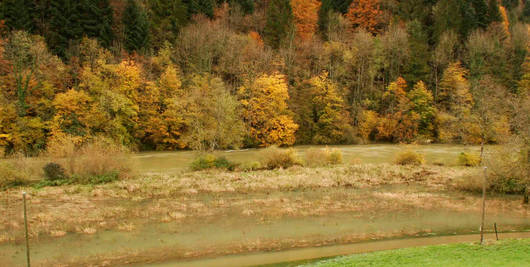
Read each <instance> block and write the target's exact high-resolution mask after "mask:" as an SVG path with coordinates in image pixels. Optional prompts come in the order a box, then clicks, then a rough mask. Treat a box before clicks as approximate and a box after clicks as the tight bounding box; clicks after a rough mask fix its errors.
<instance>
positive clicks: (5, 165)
mask: <svg viewBox="0 0 530 267" xmlns="http://www.w3.org/2000/svg"><path fill="white" fill-rule="evenodd" d="M44 164H45V161H43V160H40V159H38V158H28V157H25V156H24V155H22V154H14V155H11V156H10V157H8V158H5V159H0V189H4V188H7V187H13V186H21V185H27V184H30V183H32V182H35V181H38V180H40V179H41V178H42V176H43V171H42V167H43V166H44Z"/></svg>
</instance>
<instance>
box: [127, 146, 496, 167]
mask: <svg viewBox="0 0 530 267" xmlns="http://www.w3.org/2000/svg"><path fill="white" fill-rule="evenodd" d="M325 147H326V146H295V147H294V150H295V151H296V154H297V155H299V156H300V157H303V155H304V153H305V152H306V151H307V150H309V149H311V148H325ZM330 148H336V149H339V150H340V151H341V152H342V154H343V155H344V163H345V164H360V163H363V164H381V163H392V162H393V161H394V158H395V156H396V154H397V153H399V152H402V151H406V150H411V151H416V152H418V153H420V154H422V155H424V156H425V159H426V163H427V164H430V165H432V164H438V165H446V166H455V165H457V161H458V155H459V154H460V153H461V152H468V153H474V154H478V153H480V147H478V146H464V145H443V144H435V145H396V144H371V145H354V146H352V145H348V146H330ZM488 149H489V147H488ZM488 149H486V150H487V151H488ZM261 150H262V149H244V150H232V151H217V152H215V154H216V155H218V156H223V157H226V158H227V159H229V160H233V161H235V162H240V163H245V162H249V161H259V160H260V151H261ZM198 154H199V152H195V151H178V152H142V153H139V154H137V155H135V158H136V159H137V161H138V167H139V170H140V171H142V172H146V173H164V174H171V173H178V172H180V171H182V170H185V169H187V168H188V167H189V165H190V163H191V162H192V161H193V159H195V157H197V155H198Z"/></svg>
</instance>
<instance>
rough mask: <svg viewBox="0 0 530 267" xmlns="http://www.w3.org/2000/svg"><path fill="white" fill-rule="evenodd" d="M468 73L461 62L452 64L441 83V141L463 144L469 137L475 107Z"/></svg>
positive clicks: (439, 103) (439, 131)
mask: <svg viewBox="0 0 530 267" xmlns="http://www.w3.org/2000/svg"><path fill="white" fill-rule="evenodd" d="M467 73H468V72H467V70H466V69H464V68H463V67H462V66H461V64H460V63H459V62H455V63H451V64H450V65H449V67H448V68H447V69H446V70H445V71H444V74H443V76H442V80H441V81H440V85H439V93H438V99H437V102H436V106H437V108H438V110H439V111H440V114H439V116H438V120H439V124H440V125H439V126H438V137H439V139H440V140H441V141H444V142H463V141H464V139H465V138H466V136H467V133H468V130H469V128H468V126H469V123H470V116H471V108H472V106H473V97H472V95H471V93H470V83H469V81H468V80H467V78H466V77H467Z"/></svg>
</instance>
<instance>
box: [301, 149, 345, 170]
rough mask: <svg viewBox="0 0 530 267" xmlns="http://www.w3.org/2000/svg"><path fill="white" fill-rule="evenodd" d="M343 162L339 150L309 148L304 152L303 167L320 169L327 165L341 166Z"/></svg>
mask: <svg viewBox="0 0 530 267" xmlns="http://www.w3.org/2000/svg"><path fill="white" fill-rule="evenodd" d="M342 161H343V156H342V151H341V150H340V149H336V148H333V149H330V148H328V147H326V148H325V149H318V148H310V149H308V150H307V151H306V152H305V161H304V163H305V164H304V165H305V166H308V167H322V166H329V165H337V164H341V163H342Z"/></svg>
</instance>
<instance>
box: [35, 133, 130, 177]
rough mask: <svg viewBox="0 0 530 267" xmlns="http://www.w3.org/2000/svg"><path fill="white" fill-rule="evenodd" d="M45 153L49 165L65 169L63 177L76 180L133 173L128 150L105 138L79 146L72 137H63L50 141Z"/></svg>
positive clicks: (124, 175)
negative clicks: (50, 163)
mask: <svg viewBox="0 0 530 267" xmlns="http://www.w3.org/2000/svg"><path fill="white" fill-rule="evenodd" d="M46 152H47V156H48V158H49V159H50V160H51V161H52V162H54V163H57V164H59V165H61V166H62V167H63V168H64V169H65V172H66V175H67V176H69V177H72V178H75V179H78V180H84V179H86V178H89V177H95V176H106V175H109V174H113V175H116V176H117V178H119V179H124V178H128V177H129V176H131V175H132V174H133V163H132V159H131V157H130V153H129V151H128V150H127V149H126V148H125V147H123V146H121V145H117V144H115V143H114V142H112V141H111V140H109V139H106V138H102V137H96V138H94V139H92V140H91V141H89V142H87V143H84V144H79V143H78V142H77V140H76V139H75V138H74V137H68V136H65V137H63V138H61V139H59V140H54V141H53V142H51V143H50V144H49V146H48V149H47V151H46Z"/></svg>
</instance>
